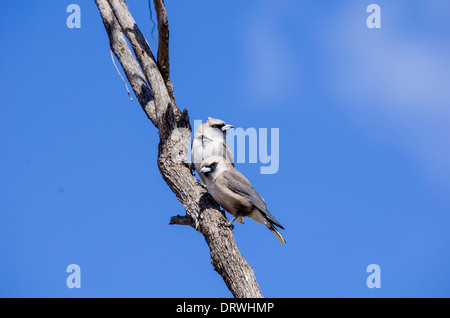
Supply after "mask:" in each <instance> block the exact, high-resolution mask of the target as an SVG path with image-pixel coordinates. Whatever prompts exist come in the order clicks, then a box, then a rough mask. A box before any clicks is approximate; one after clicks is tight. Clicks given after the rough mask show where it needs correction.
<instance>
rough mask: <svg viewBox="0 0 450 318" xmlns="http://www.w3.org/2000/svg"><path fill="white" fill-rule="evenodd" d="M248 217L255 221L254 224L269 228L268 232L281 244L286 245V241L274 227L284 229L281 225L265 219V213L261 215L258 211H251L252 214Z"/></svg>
mask: <svg viewBox="0 0 450 318" xmlns="http://www.w3.org/2000/svg"><path fill="white" fill-rule="evenodd" d="M249 217H250V218H252V219H253V220H255V221H256V222H258V223H261V224H264V225H265V226H267V227H268V228H269V230H270V231H271V232H272V233H273V234H275V236H276V237H277V239H278V240H279V241H280V242H281V243H286V240H285V239H284V237H283V235H281V233H280V232H278V230H277V228H276V227H275V225H277V226H279V227H280V228H282V229H284V227H282V226H281V224H279V223H278V222H275V221H273V220H272V219H270V218H269V217H267V215H266V214H265V213H262V212H261V211H260V210H258V209H254V210H253V211H252V213H251V214H250V215H249Z"/></svg>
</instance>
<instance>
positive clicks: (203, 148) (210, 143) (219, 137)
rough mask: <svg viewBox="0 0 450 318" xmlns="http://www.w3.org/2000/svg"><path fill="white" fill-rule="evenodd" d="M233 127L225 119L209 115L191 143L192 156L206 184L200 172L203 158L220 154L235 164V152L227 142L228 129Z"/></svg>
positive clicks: (201, 176)
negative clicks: (232, 151) (233, 152)
mask: <svg viewBox="0 0 450 318" xmlns="http://www.w3.org/2000/svg"><path fill="white" fill-rule="evenodd" d="M233 127H234V126H233V125H227V124H226V123H225V122H224V121H223V120H220V119H215V118H211V117H208V121H207V122H206V123H204V124H201V125H200V127H199V128H198V129H197V131H196V132H195V134H194V139H193V140H192V143H191V157H192V163H193V164H194V166H195V170H197V173H198V174H199V176H200V179H202V181H203V183H205V184H206V182H205V178H204V176H203V175H202V174H200V165H201V163H202V162H203V160H205V159H207V158H209V157H211V156H220V157H223V158H224V159H225V160H226V161H227V162H229V163H231V164H232V165H233V166H234V159H233V154H232V153H231V150H230V148H229V147H228V145H227V143H226V142H225V137H226V134H227V130H228V129H230V128H233Z"/></svg>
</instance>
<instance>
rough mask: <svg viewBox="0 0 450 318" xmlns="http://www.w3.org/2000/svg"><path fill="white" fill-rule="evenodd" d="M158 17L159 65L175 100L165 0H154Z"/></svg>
mask: <svg viewBox="0 0 450 318" xmlns="http://www.w3.org/2000/svg"><path fill="white" fill-rule="evenodd" d="M154 4H155V10H156V13H157V15H156V17H157V19H158V60H157V62H158V66H159V70H160V71H161V74H162V76H163V78H164V81H165V82H166V86H167V88H168V90H169V94H170V97H171V98H172V99H173V100H175V96H174V92H173V84H172V81H171V80H170V63H169V18H168V17H167V11H166V7H165V5H164V0H154Z"/></svg>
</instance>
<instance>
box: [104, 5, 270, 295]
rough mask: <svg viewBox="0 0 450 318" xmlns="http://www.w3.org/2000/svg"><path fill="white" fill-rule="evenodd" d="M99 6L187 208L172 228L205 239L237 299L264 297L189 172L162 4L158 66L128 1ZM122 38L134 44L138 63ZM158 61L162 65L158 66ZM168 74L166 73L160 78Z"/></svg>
mask: <svg viewBox="0 0 450 318" xmlns="http://www.w3.org/2000/svg"><path fill="white" fill-rule="evenodd" d="M95 2H96V4H97V7H98V9H99V11H100V14H101V16H102V19H103V24H104V25H105V29H106V32H107V34H108V37H109V39H110V46H111V50H112V51H113V53H114V54H115V55H116V57H117V59H118V61H119V62H120V64H121V65H122V68H123V70H124V72H125V75H126V77H127V79H128V81H129V82H130V85H131V87H132V88H133V91H134V93H135V95H136V97H137V99H138V101H139V103H140V104H141V106H142V108H143V110H144V111H145V113H146V115H147V117H148V118H149V119H150V120H151V121H152V123H153V124H154V125H155V126H156V127H157V128H158V132H159V137H160V141H159V146H158V161H157V163H158V168H159V171H160V173H161V175H162V177H163V178H164V180H165V181H166V183H167V185H168V186H169V187H170V189H171V190H172V191H173V192H174V193H175V195H176V197H177V199H178V200H179V201H180V202H181V204H182V205H183V207H184V208H185V210H186V216H174V217H172V219H171V221H170V222H171V224H182V225H190V226H192V227H194V228H195V229H196V230H198V231H199V232H200V233H201V234H202V235H203V236H204V237H205V240H206V243H207V244H208V246H209V249H210V254H211V263H212V265H213V266H214V269H215V270H216V271H217V272H218V273H219V274H220V275H221V276H222V278H223V280H224V282H225V284H226V285H227V287H228V288H229V290H230V291H231V293H232V294H233V295H234V296H235V297H240V298H242V297H262V293H261V291H260V289H259V286H258V283H257V282H256V279H255V276H254V272H253V269H252V268H251V266H250V265H249V264H248V263H247V262H246V261H245V259H244V258H243V257H242V255H241V253H240V252H239V250H238V248H237V246H236V242H235V240H234V237H233V234H232V232H231V230H230V229H229V228H227V227H224V226H222V225H221V224H223V223H224V222H226V218H225V216H224V214H223V212H221V211H220V210H219V209H218V208H217V206H216V203H215V202H214V200H213V199H212V197H211V196H210V195H209V193H208V192H207V191H206V189H205V188H204V187H203V186H202V185H201V184H200V182H199V181H198V180H197V179H195V178H194V177H193V176H192V174H191V171H190V169H189V164H188V160H187V150H188V147H189V144H190V135H191V126H190V123H189V116H188V113H187V110H183V111H180V109H179V108H178V107H177V106H176V104H175V98H174V96H173V87H172V86H171V83H170V77H169V76H168V72H169V68H168V65H169V64H168V63H169V58H168V22H164V21H167V14H166V9H165V6H164V2H163V1H158V0H155V8H156V11H157V16H158V24H159V23H160V22H161V24H165V25H164V26H161V27H158V30H159V32H160V33H161V32H163V33H164V34H166V35H167V38H165V40H163V41H162V42H161V41H160V45H161V47H160V48H159V49H158V64H157V63H156V62H155V59H154V56H153V53H152V51H151V49H150V46H149V45H148V43H147V41H146V40H145V38H144V37H143V35H142V33H141V32H140V30H139V28H138V27H137V25H136V23H135V21H134V19H133V17H132V16H131V14H130V12H129V10H128V7H127V5H126V4H125V1H124V0H95ZM164 16H165V17H166V18H164ZM164 19H165V20H164ZM123 35H125V36H126V37H127V39H128V41H129V42H130V44H131V46H132V48H133V51H134V53H135V55H136V57H137V60H138V62H139V63H138V62H137V61H136V60H135V58H134V56H133V54H132V52H131V51H130V48H129V47H128V45H127V42H126V41H125V39H124V37H123ZM160 37H161V34H160ZM160 52H161V57H160V56H159V55H160ZM160 61H161V65H163V66H161V65H159V62H160ZM164 65H166V66H167V67H166V66H164ZM139 66H140V67H141V69H142V71H143V73H142V72H141V69H140V68H139ZM166 71H167V74H166V75H164V74H162V73H164V72H166ZM168 83H170V85H169V84H168ZM171 90H172V91H171Z"/></svg>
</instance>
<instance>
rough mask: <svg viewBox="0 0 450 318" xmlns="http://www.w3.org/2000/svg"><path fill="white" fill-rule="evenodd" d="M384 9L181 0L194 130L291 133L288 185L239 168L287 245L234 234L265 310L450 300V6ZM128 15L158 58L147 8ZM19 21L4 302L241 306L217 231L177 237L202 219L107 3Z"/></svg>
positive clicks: (176, 7) (255, 167) (11, 46)
mask: <svg viewBox="0 0 450 318" xmlns="http://www.w3.org/2000/svg"><path fill="white" fill-rule="evenodd" d="M373 2H374V3H377V4H379V5H380V7H381V26H382V27H381V29H369V28H368V27H367V26H366V18H367V16H368V15H369V14H368V13H366V7H367V5H368V4H370V3H373ZM373 2H370V1H356V0H355V1H325V0H319V1H317V0H315V1H313V0H305V1H295V0H290V1H288V0H286V1H280V2H278V1H277V2H274V1H260V0H258V1H257V0H252V1H250V0H248V1H237V0H233V1H206V0H203V1H198V0H196V1H175V0H166V5H167V10H168V14H169V20H170V32H171V33H170V35H171V38H170V49H171V50H170V54H171V55H170V56H171V71H172V79H173V82H174V86H175V94H176V98H177V103H178V105H179V106H180V107H182V108H187V109H188V110H189V114H190V118H191V120H192V121H193V120H194V119H198V120H204V121H205V120H206V119H207V117H208V116H212V117H216V118H221V119H223V120H225V121H226V122H228V123H231V124H234V125H235V126H237V127H242V128H244V129H246V128H249V127H255V128H257V129H258V128H269V129H270V128H279V132H280V148H279V149H280V166H279V170H278V172H277V173H275V174H271V175H263V174H260V167H261V162H258V163H240V164H238V165H237V168H238V169H239V170H240V171H241V172H242V173H244V174H245V175H246V176H247V178H248V179H249V180H250V181H251V182H252V184H253V185H254V187H255V188H256V189H257V191H258V192H259V193H260V194H261V195H262V196H263V197H264V199H265V201H266V202H267V204H268V207H269V210H270V211H271V213H272V214H273V215H274V216H275V217H276V218H277V219H278V220H279V221H280V222H281V224H283V225H284V226H285V227H286V231H283V235H284V236H285V238H286V240H287V244H285V245H283V244H280V243H279V242H278V240H276V238H275V237H274V236H273V235H272V234H271V233H270V232H269V231H268V230H267V229H265V228H264V227H262V226H261V225H259V224H256V223H255V222H253V221H252V220H248V221H247V222H246V223H245V224H244V225H241V224H236V226H235V229H234V234H235V238H236V241H237V244H238V247H239V249H240V251H241V252H242V254H243V255H244V257H245V258H246V260H247V261H248V262H249V263H250V264H251V265H252V266H253V269H254V271H255V274H256V277H257V280H258V282H259V284H260V287H261V289H262V292H263V294H264V295H265V296H266V297H419V296H420V297H450V271H449V268H450V255H449V251H450V231H449V228H450V196H449V193H450V90H449V87H450V54H449V52H450V41H449V36H448V30H449V29H450V20H449V19H448V12H449V11H450V3H449V2H448V1H444V0H442V1H437V0H436V1H423V0H422V1H410V0H408V1H406V0H402V1H400V0H397V1H386V0H384V1H382V0H378V1H376V2H375V1H373ZM70 3H77V4H79V5H80V7H81V10H82V12H81V29H69V28H67V26H66V18H67V16H68V15H69V14H68V13H66V8H67V6H68V5H69V4H70ZM128 3H129V7H130V10H131V12H132V14H133V16H134V17H135V19H136V21H137V23H138V25H139V27H140V28H141V30H142V31H143V32H144V34H145V35H146V36H147V39H148V41H149V43H150V45H151V46H152V48H153V49H154V50H155V49H156V42H155V40H153V39H152V38H151V36H150V32H151V29H152V24H151V22H150V20H149V11H148V4H147V1H138V0H129V1H128ZM2 12H3V13H4V14H3V17H2V19H1V20H0V30H1V31H0V42H1V43H2V49H1V51H0V69H1V70H2V76H1V77H0V193H1V194H0V255H1V261H0V296H1V297H230V296H231V293H230V292H229V291H228V289H227V288H226V286H225V284H224V283H223V281H222V278H221V277H220V276H219V275H218V274H217V273H216V272H215V271H214V270H213V267H212V265H211V264H210V258H209V250H208V247H207V245H206V243H205V241H204V239H203V237H202V236H201V234H199V233H198V232H196V231H194V230H193V229H192V228H190V227H183V226H170V225H169V224H168V223H169V220H170V217H171V216H172V215H176V214H183V213H184V210H183V208H182V206H181V204H180V203H179V202H178V201H177V200H176V198H175V195H174V194H173V193H172V192H171V191H170V189H169V188H168V187H167V185H166V184H165V182H164V181H163V179H162V177H161V175H160V173H159V171H158V168H157V165H156V158H157V143H158V134H157V130H156V128H155V127H153V126H152V124H151V123H150V121H149V120H148V119H147V118H146V116H145V114H144V113H143V111H142V110H141V108H140V106H139V104H138V102H137V101H136V100H134V101H133V102H131V101H130V100H129V98H128V96H127V94H126V90H125V88H124V85H123V83H122V80H121V79H120V77H119V76H118V75H117V72H116V70H115V68H114V66H113V64H112V62H111V58H110V51H109V43H108V39H107V35H106V32H105V30H104V27H103V24H102V21H101V18H100V15H99V13H98V10H97V8H96V6H95V4H94V1H87V0H79V1H75V0H74V1H39V2H38V1H5V2H4V3H2ZM154 17H155V15H154ZM155 36H156V34H155ZM122 73H123V72H122ZM69 264H78V265H79V266H80V267H81V288H80V289H69V288H67V286H66V278H67V276H68V275H69V274H68V273H66V267H67V266H68V265H69ZM369 264H378V265H379V266H380V268H381V288H380V289H369V288H367V286H366V278H367V276H368V275H369V273H366V268H367V266H368V265H369Z"/></svg>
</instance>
